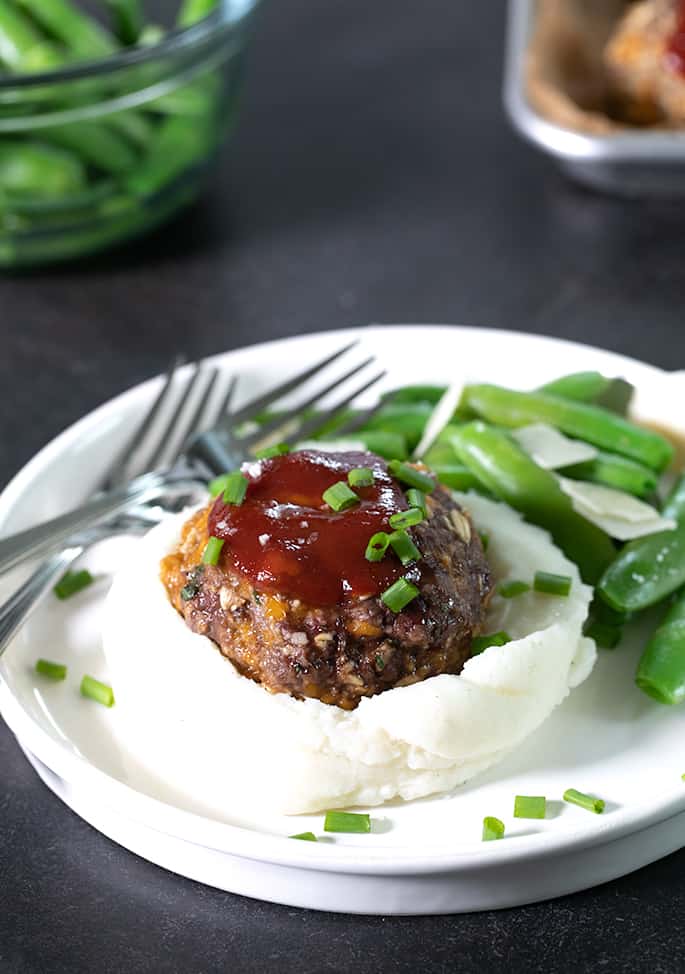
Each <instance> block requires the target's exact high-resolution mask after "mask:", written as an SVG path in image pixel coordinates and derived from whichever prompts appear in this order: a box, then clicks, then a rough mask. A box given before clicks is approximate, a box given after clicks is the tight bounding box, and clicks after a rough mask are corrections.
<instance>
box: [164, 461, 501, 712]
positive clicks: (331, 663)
mask: <svg viewBox="0 0 685 974" xmlns="http://www.w3.org/2000/svg"><path fill="white" fill-rule="evenodd" d="M358 467H367V468H370V469H371V470H372V471H373V475H374V482H373V484H372V485H371V486H369V487H357V488H355V493H356V494H357V496H358V497H359V502H358V503H355V504H354V505H353V506H352V507H350V508H348V509H346V510H343V511H339V512H336V511H334V510H332V509H331V508H330V507H329V506H328V505H327V504H326V502H325V501H324V500H323V496H322V495H323V493H324V492H325V491H326V490H327V489H328V488H329V487H331V486H332V485H333V484H335V483H337V482H338V481H341V480H342V481H346V480H347V474H348V473H349V471H351V470H353V469H355V468H358ZM243 474H244V475H245V477H246V478H247V481H248V483H247V490H246V493H245V497H244V500H243V502H242V503H241V504H226V503H224V501H223V498H222V496H221V495H220V496H219V497H218V498H217V499H216V500H214V501H212V502H210V504H209V505H208V506H207V507H205V508H203V509H202V510H200V511H198V512H197V513H196V514H194V515H193V516H192V517H191V518H190V519H189V520H188V521H187V522H186V524H185V525H184V527H183V530H182V534H181V539H180V543H179V546H178V548H177V550H176V551H174V552H172V553H171V554H170V555H168V556H167V557H166V558H164V559H163V561H162V565H161V578H162V582H163V584H164V586H165V587H166V590H167V593H168V596H169V599H170V600H171V602H172V604H173V605H174V606H175V608H176V609H177V610H178V611H179V612H180V613H181V614H182V615H183V617H184V619H185V621H186V624H187V625H188V626H189V627H190V628H191V629H192V630H193V631H194V632H197V633H201V634H203V635H206V636H208V637H209V638H210V639H212V640H213V641H214V642H215V643H216V644H217V646H218V648H219V649H220V651H221V653H222V654H223V655H224V656H226V657H227V658H228V659H230V660H231V662H232V663H233V664H234V666H235V667H236V668H237V669H238V671H239V672H240V673H242V674H243V675H245V676H248V677H250V678H251V679H252V680H255V681H256V682H258V683H261V684H262V685H263V686H264V687H265V688H266V689H268V690H270V691H271V692H276V693H289V694H291V695H292V696H294V697H299V698H301V697H315V698H317V699H319V700H321V701H322V702H323V703H327V704H334V705H337V706H339V707H342V708H344V709H346V710H351V709H353V708H354V707H356V706H357V704H358V703H359V701H360V699H361V698H362V697H368V696H372V695H374V694H376V693H380V692H382V691H383V690H388V689H391V688H392V687H397V686H405V685H407V684H410V683H416V682H418V681H420V680H424V679H426V678H427V677H429V676H434V675H437V674H439V673H458V672H459V671H460V670H461V668H462V667H463V665H464V663H465V661H466V660H467V659H468V657H469V655H470V647H471V640H472V638H473V636H474V635H476V634H477V633H478V632H479V631H480V627H481V624H482V621H483V618H484V614H485V609H486V607H487V601H488V598H489V596H490V590H491V583H490V573H489V570H488V565H487V562H486V560H485V555H484V553H483V548H482V545H481V542H480V538H479V536H478V533H477V532H476V530H475V529H474V527H473V525H472V523H471V520H470V518H469V515H468V513H467V512H466V511H464V510H462V508H461V507H460V506H459V504H457V503H456V501H455V500H454V499H453V498H452V495H451V493H450V492H449V491H448V490H447V489H446V488H444V487H442V486H440V485H436V487H435V489H434V490H433V491H432V493H430V494H428V495H427V496H426V506H427V517H426V518H425V520H423V521H422V522H421V523H420V524H418V525H416V526H415V527H412V528H410V529H409V534H410V535H411V537H412V540H413V541H414V544H415V545H416V546H417V548H418V549H419V551H420V555H421V557H420V558H419V559H418V560H416V561H415V562H412V563H411V564H410V565H408V566H402V564H401V562H400V560H399V558H398V557H397V555H396V554H395V553H394V551H393V549H392V548H390V547H389V548H388V550H387V552H386V554H385V557H384V558H383V559H382V560H381V561H375V562H370V561H367V560H366V558H365V551H366V546H367V544H368V542H369V539H370V538H371V536H372V535H373V534H375V533H377V532H379V531H385V532H390V531H392V528H391V527H390V526H389V518H390V517H391V515H393V514H396V513H398V512H400V511H403V510H406V509H407V508H408V507H409V505H408V502H407V499H406V496H405V488H404V487H403V486H402V484H400V483H399V482H398V481H397V480H396V479H394V478H393V477H391V476H390V473H389V471H388V467H387V464H386V462H385V461H384V460H382V459H381V458H380V457H377V456H375V455H374V454H371V453H324V452H319V451H314V450H303V451H300V452H297V453H289V454H284V455H280V456H276V457H271V458H270V459H267V460H261V461H258V462H257V461H256V462H254V463H248V464H245V465H244V466H243ZM210 537H216V538H220V539H222V540H223V541H224V544H223V547H222V549H221V553H220V556H219V561H218V564H216V565H209V564H207V565H205V564H202V554H203V551H204V549H205V545H206V544H207V541H208V539H209V538H210ZM402 576H404V577H405V578H406V579H407V580H408V581H410V582H412V583H413V584H414V585H415V586H416V587H417V588H418V590H419V594H418V596H417V597H416V598H414V599H413V600H412V601H411V602H409V604H408V605H406V606H405V607H404V608H403V609H401V611H399V612H393V611H392V610H391V609H389V608H388V607H387V606H386V605H385V604H384V603H383V601H382V600H381V596H382V594H383V593H384V592H385V591H386V589H387V588H388V587H389V586H390V585H392V584H393V583H394V582H396V581H397V580H398V579H399V578H400V577H402Z"/></svg>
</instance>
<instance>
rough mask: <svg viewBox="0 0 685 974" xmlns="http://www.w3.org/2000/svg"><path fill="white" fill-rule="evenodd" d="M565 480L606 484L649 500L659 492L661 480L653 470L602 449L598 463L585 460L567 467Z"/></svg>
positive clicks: (564, 471) (598, 456) (597, 459)
mask: <svg viewBox="0 0 685 974" xmlns="http://www.w3.org/2000/svg"><path fill="white" fill-rule="evenodd" d="M562 472H563V474H564V476H565V477H573V478H574V479H576V480H589V481H591V482H592V483H594V484H606V486H607V487H615V488H616V490H623V491H625V492H626V493H628V494H634V495H635V496H636V497H649V496H650V494H653V493H654V491H655V490H656V489H657V486H658V484H659V478H658V476H657V474H656V473H655V472H654V471H653V470H650V469H649V467H645V466H643V464H641V463H637V462H636V461H635V460H628V459H627V457H621V456H619V455H618V454H617V453H605V452H604V451H602V450H600V451H599V453H598V455H597V456H596V457H595V458H594V460H584V461H583V462H582V463H574V464H573V465H572V466H570V467H564V470H563V471H562Z"/></svg>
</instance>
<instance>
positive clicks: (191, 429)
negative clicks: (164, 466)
mask: <svg viewBox="0 0 685 974" xmlns="http://www.w3.org/2000/svg"><path fill="white" fill-rule="evenodd" d="M218 378H219V370H218V369H212V370H211V371H210V373H209V379H208V381H207V383H206V385H205V388H204V390H203V392H202V394H201V395H200V398H199V399H198V402H197V406H196V407H195V411H194V412H193V414H192V416H191V417H190V419H189V420H187V422H186V425H185V430H184V431H183V434H182V436H181V438H180V439H179V441H178V446H177V448H176V450H175V451H174V455H173V457H172V461H171V462H172V463H173V462H174V461H175V460H177V459H178V457H179V456H180V455H181V453H183V452H184V451H185V450H186V449H187V447H188V443H189V442H190V441H191V440H192V438H193V437H194V436H197V434H198V433H199V432H201V430H202V426H203V419H204V417H205V415H206V412H207V405H208V403H209V401H210V399H211V398H212V392H213V391H214V386H215V385H216V382H217V379H218ZM205 425H206V423H205Z"/></svg>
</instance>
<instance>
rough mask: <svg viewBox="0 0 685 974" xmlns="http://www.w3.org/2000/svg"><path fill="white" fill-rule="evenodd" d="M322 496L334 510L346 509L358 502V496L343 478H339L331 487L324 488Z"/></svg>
mask: <svg viewBox="0 0 685 974" xmlns="http://www.w3.org/2000/svg"><path fill="white" fill-rule="evenodd" d="M322 497H323V499H324V501H325V503H326V504H328V506H329V507H331V508H333V510H334V511H346V510H347V509H348V508H350V507H354V505H355V504H358V503H359V498H358V497H357V495H356V494H355V492H354V491H353V490H350V488H349V487H348V486H347V484H346V483H345V481H344V480H339V481H338V482H337V484H333V486H332V487H329V488H328V490H325V491H324V492H323V494H322Z"/></svg>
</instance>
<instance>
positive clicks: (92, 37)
mask: <svg viewBox="0 0 685 974" xmlns="http://www.w3.org/2000/svg"><path fill="white" fill-rule="evenodd" d="M17 2H18V3H19V4H20V5H21V6H22V7H23V8H24V10H25V11H26V12H27V13H28V14H29V15H30V16H31V17H32V18H33V20H35V22H36V23H37V24H40V26H41V27H42V28H43V29H44V30H45V31H47V32H48V34H52V35H53V36H54V37H56V38H57V39H58V40H60V41H62V42H63V43H64V44H65V45H66V48H67V50H68V51H70V52H71V53H72V54H74V55H75V56H76V57H78V58H84V59H87V60H89V61H95V60H97V58H101V57H107V55H108V54H113V53H114V52H115V51H116V50H118V48H119V44H118V43H117V40H116V38H115V37H114V36H113V35H112V34H110V33H109V31H107V30H105V28H104V27H102V26H101V25H100V24H98V23H97V21H95V20H92V18H90V17H89V16H88V15H87V14H84V13H82V11H80V10H78V9H77V8H76V7H74V6H72V4H71V3H69V0H17Z"/></svg>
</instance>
